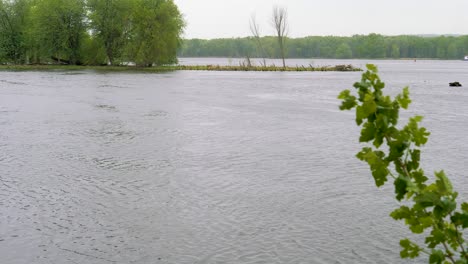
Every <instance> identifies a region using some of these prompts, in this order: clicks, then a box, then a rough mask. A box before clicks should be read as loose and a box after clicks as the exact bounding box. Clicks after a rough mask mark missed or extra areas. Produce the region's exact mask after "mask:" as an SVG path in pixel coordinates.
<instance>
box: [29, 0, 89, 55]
mask: <svg viewBox="0 0 468 264" xmlns="http://www.w3.org/2000/svg"><path fill="white" fill-rule="evenodd" d="M31 20H32V21H33V25H34V27H33V28H34V29H33V30H32V32H31V33H32V34H33V36H34V37H33V38H36V39H38V40H39V51H40V53H41V55H42V56H41V57H45V58H49V57H54V58H56V59H57V60H59V61H60V60H63V61H68V62H70V63H71V64H77V63H79V61H80V52H79V51H80V49H81V45H82V40H83V37H84V35H85V33H86V26H85V22H84V21H85V4H84V1H82V0H37V1H35V4H34V6H33V7H32V13H31Z"/></svg>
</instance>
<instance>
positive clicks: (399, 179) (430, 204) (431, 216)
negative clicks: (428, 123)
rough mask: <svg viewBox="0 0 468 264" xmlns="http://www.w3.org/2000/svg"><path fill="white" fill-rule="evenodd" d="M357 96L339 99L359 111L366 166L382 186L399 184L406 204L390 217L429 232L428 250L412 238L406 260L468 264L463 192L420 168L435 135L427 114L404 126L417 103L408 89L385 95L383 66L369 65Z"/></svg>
mask: <svg viewBox="0 0 468 264" xmlns="http://www.w3.org/2000/svg"><path fill="white" fill-rule="evenodd" d="M354 88H355V90H356V93H355V94H353V93H352V92H351V91H350V90H344V91H343V92H341V94H340V95H339V97H338V98H339V99H341V100H342V104H341V106H340V109H341V110H351V109H355V112H356V123H357V125H358V126H360V127H361V128H362V129H361V135H360V138H359V141H360V142H362V143H367V146H366V147H364V148H363V149H362V150H361V151H360V152H359V153H358V154H357V158H359V159H360V160H362V161H364V162H366V163H367V164H368V165H369V167H370V170H371V172H372V176H373V178H374V181H375V184H376V185H377V187H380V186H383V185H385V184H386V183H387V181H388V180H389V179H392V180H393V184H394V189H395V198H396V200H397V201H399V202H404V204H405V205H401V206H400V207H399V208H398V209H396V210H394V211H393V212H392V213H391V214H390V215H391V217H392V218H393V219H395V220H402V221H404V222H405V224H406V225H407V226H408V227H409V229H410V230H411V231H412V232H413V233H415V234H423V233H424V234H428V235H427V237H426V238H425V247H421V246H419V245H417V244H416V243H414V242H411V241H410V240H409V239H403V240H401V242H400V245H401V247H402V251H401V253H400V255H401V257H402V258H416V257H418V256H420V254H421V253H426V254H428V255H429V263H468V255H467V252H466V248H467V245H466V242H465V239H464V238H463V229H465V228H466V227H467V226H468V204H466V203H463V204H462V205H461V210H460V209H459V210H457V201H456V199H457V196H458V193H457V192H455V191H454V190H453V186H452V184H451V182H450V180H449V178H448V177H447V176H446V175H445V173H444V172H443V171H440V172H436V173H435V182H433V183H430V182H429V178H428V177H427V176H426V174H425V172H424V170H423V169H422V168H420V158H421V147H423V146H424V145H425V144H426V143H427V141H428V137H429V135H430V133H429V132H428V131H427V130H426V128H424V127H422V126H420V123H421V121H422V119H423V118H422V117H421V116H415V117H412V118H410V119H409V122H408V123H407V124H406V125H405V126H403V127H402V128H399V126H398V121H399V111H400V109H401V108H403V109H407V108H408V107H409V105H410V103H411V99H410V97H409V89H408V87H406V88H404V89H403V91H402V93H401V94H399V95H397V96H396V97H395V98H391V97H390V96H388V95H385V94H384V93H383V89H384V88H385V84H384V83H383V82H382V81H381V80H380V77H379V75H378V70H377V67H376V66H374V65H367V71H366V72H365V73H363V75H362V79H361V81H360V82H357V83H355V84H354Z"/></svg>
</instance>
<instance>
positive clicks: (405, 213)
mask: <svg viewBox="0 0 468 264" xmlns="http://www.w3.org/2000/svg"><path fill="white" fill-rule="evenodd" d="M390 216H391V217H392V218H393V219H395V220H402V219H407V218H411V216H412V211H411V210H410V209H409V208H408V207H407V206H401V207H400V208H398V209H396V210H394V211H393V212H392V213H391V214H390Z"/></svg>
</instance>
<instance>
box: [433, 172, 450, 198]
mask: <svg viewBox="0 0 468 264" xmlns="http://www.w3.org/2000/svg"><path fill="white" fill-rule="evenodd" d="M435 176H436V178H437V181H436V184H437V187H439V191H440V192H441V193H442V194H450V193H452V192H453V186H452V183H451V182H450V180H449V179H448V178H447V175H445V172H444V171H439V172H436V173H435Z"/></svg>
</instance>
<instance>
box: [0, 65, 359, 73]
mask: <svg viewBox="0 0 468 264" xmlns="http://www.w3.org/2000/svg"><path fill="white" fill-rule="evenodd" d="M54 70H72V71H74V70H94V71H108V72H153V73H158V72H168V71H245V72H247V71H254V72H316V71H321V72H323V71H336V72H356V71H362V69H360V68H358V67H355V66H353V65H351V64H349V65H335V66H317V67H313V66H311V65H309V66H287V67H279V66H246V65H239V66H222V65H173V66H154V67H136V66H81V65H54V64H50V65H43V64H39V65H0V71H54Z"/></svg>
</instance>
